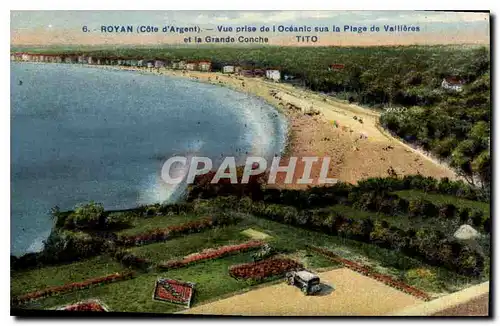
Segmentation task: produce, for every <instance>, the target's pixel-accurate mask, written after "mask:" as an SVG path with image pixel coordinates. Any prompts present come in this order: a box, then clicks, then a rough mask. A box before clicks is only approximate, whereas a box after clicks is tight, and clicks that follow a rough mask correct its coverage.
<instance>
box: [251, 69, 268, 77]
mask: <svg viewBox="0 0 500 326" xmlns="http://www.w3.org/2000/svg"><path fill="white" fill-rule="evenodd" d="M253 75H254V77H264V76H265V75H266V71H265V70H263V69H254V70H253Z"/></svg>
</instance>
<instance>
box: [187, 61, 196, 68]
mask: <svg viewBox="0 0 500 326" xmlns="http://www.w3.org/2000/svg"><path fill="white" fill-rule="evenodd" d="M196 66H197V64H196V61H188V62H186V67H185V68H184V69H186V70H196Z"/></svg>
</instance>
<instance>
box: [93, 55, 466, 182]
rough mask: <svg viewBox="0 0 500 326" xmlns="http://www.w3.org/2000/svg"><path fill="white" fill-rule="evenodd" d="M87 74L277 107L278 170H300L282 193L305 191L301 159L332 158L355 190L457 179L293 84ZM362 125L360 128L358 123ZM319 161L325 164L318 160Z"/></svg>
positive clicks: (371, 123)
mask: <svg viewBox="0 0 500 326" xmlns="http://www.w3.org/2000/svg"><path fill="white" fill-rule="evenodd" d="M87 67H89V68H100V69H110V70H122V71H134V72H139V73H143V74H153V75H158V76H170V77H178V78H186V79H190V80H192V81H195V82H202V83H207V84H212V85H216V86H221V87H228V88H230V89H233V90H235V91H238V92H243V93H248V94H251V95H253V96H257V97H259V98H261V99H263V100H264V101H265V102H267V103H268V104H270V105H271V106H273V107H275V108H276V109H277V110H278V111H279V112H280V113H282V114H283V116H284V117H285V118H286V119H287V120H288V132H287V133H288V136H287V139H286V144H285V149H284V151H283V153H282V160H281V164H280V165H286V164H288V159H289V158H290V157H292V156H295V157H298V158H299V159H298V161H297V168H296V169H295V175H294V178H293V182H292V183H291V184H284V177H285V176H284V174H283V173H280V174H278V177H277V180H276V183H277V186H278V187H285V188H305V187H307V186H309V185H300V184H296V181H297V179H299V178H300V177H301V176H302V173H303V171H304V164H303V162H302V160H301V157H305V156H313V157H320V158H321V157H324V156H328V157H330V158H331V161H330V168H329V171H328V177H329V178H335V179H337V180H339V181H344V182H349V183H353V184H356V183H357V181H358V180H360V179H365V178H369V177H386V176H388V173H389V170H390V169H393V170H394V171H395V172H396V173H397V174H398V175H406V174H422V175H424V176H432V177H435V178H443V177H448V178H450V179H452V180H456V179H459V177H458V176H457V175H456V173H455V172H454V171H453V170H451V169H450V168H449V167H448V166H447V165H446V164H444V163H442V162H438V161H437V160H435V159H434V158H432V157H430V156H428V155H426V154H425V153H422V152H421V151H419V150H418V149H414V148H412V147H411V146H410V145H408V144H406V143H404V142H402V141H400V140H399V139H397V138H395V137H393V136H392V135H390V134H389V133H388V132H387V131H385V130H380V129H381V127H380V126H379V124H378V118H379V116H380V114H379V113H377V112H375V111H372V110H370V109H365V108H362V107H359V106H356V105H353V104H348V103H345V102H342V101H340V100H337V99H333V98H329V97H328V98H327V97H326V96H324V95H322V94H319V93H314V92H312V91H309V90H305V89H300V88H296V87H294V86H292V85H289V84H283V83H275V82H271V81H267V80H265V79H263V78H250V77H243V76H239V75H227V74H223V73H219V72H200V71H180V70H171V69H165V68H162V69H159V71H157V70H156V69H153V70H148V69H145V68H136V67H121V66H120V67H116V66H96V65H88V66H87ZM289 103H290V104H293V106H295V107H299V106H301V107H302V108H303V109H304V107H305V106H307V108H305V109H309V108H314V110H316V111H318V112H319V114H318V115H308V114H305V113H304V112H301V111H300V110H293V109H291V108H289V107H287V105H288V104H289ZM360 118H361V119H362V122H360V120H361V119H360ZM320 161H321V159H320ZM320 168H321V164H319V163H317V164H314V165H313V167H312V171H311V178H312V179H314V180H317V179H318V178H319V175H320Z"/></svg>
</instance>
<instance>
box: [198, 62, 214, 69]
mask: <svg viewBox="0 0 500 326" xmlns="http://www.w3.org/2000/svg"><path fill="white" fill-rule="evenodd" d="M211 67H212V63H211V62H210V61H208V60H200V61H198V70H199V71H210V69H211Z"/></svg>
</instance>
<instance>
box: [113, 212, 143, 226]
mask: <svg viewBox="0 0 500 326" xmlns="http://www.w3.org/2000/svg"><path fill="white" fill-rule="evenodd" d="M135 219H136V216H135V215H134V214H133V213H130V212H113V213H110V214H108V216H106V222H105V224H106V227H107V228H110V229H114V228H126V227H128V226H130V225H131V224H132V222H133V221H134V220H135Z"/></svg>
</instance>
